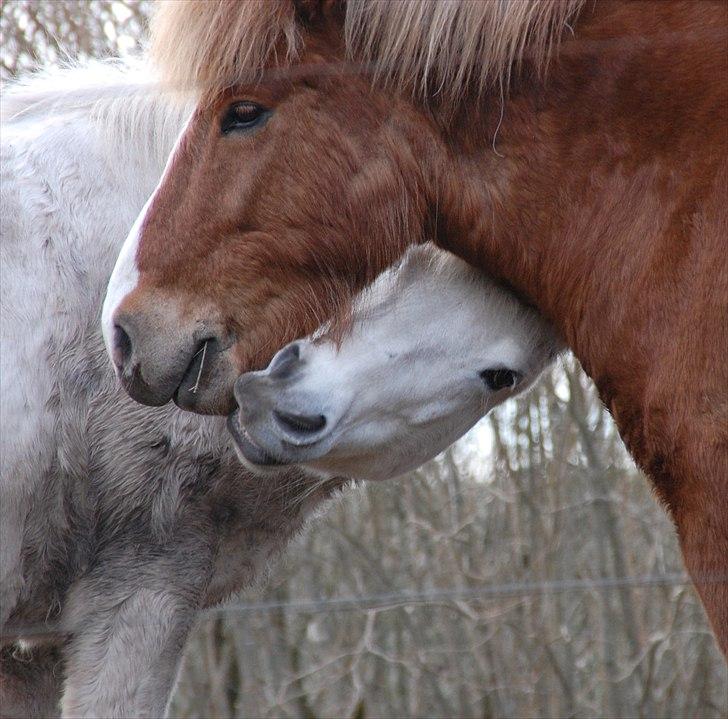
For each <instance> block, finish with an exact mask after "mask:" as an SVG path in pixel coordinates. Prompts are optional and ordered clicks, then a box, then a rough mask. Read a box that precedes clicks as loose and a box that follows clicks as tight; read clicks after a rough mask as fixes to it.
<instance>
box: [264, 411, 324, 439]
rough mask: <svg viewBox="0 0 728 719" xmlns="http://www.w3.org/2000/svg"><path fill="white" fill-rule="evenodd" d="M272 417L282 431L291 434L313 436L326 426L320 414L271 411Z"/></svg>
mask: <svg viewBox="0 0 728 719" xmlns="http://www.w3.org/2000/svg"><path fill="white" fill-rule="evenodd" d="M273 416H274V417H275V418H276V421H277V422H278V424H280V425H281V426H282V427H283V429H285V430H288V431H289V432H292V433H293V434H299V435H300V434H313V433H314V432H320V431H321V430H322V429H323V428H324V427H325V426H326V417H324V415H322V414H313V415H303V414H291V413H290V412H280V411H278V410H273Z"/></svg>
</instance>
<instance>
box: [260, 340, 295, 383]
mask: <svg viewBox="0 0 728 719" xmlns="http://www.w3.org/2000/svg"><path fill="white" fill-rule="evenodd" d="M300 359H301V350H300V348H299V346H298V342H291V344H289V345H286V346H285V347H284V348H283V349H282V350H281V351H280V352H278V353H277V354H276V356H275V357H273V359H272V360H271V361H270V365H269V366H268V375H269V376H270V377H271V378H273V379H285V378H286V377H288V376H289V375H290V374H291V373H292V372H293V370H294V368H295V367H296V365H297V364H298V363H299V361H300Z"/></svg>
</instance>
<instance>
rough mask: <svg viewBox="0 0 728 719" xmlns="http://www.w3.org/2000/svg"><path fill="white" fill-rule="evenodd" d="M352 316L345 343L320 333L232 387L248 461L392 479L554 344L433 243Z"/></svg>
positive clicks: (516, 382)
mask: <svg viewBox="0 0 728 719" xmlns="http://www.w3.org/2000/svg"><path fill="white" fill-rule="evenodd" d="M350 321H351V325H352V329H351V331H350V332H349V333H348V334H347V335H346V339H345V341H344V342H343V343H339V342H337V341H336V340H335V338H334V336H332V334H331V332H327V331H324V330H322V331H320V332H318V333H317V334H316V336H314V337H313V338H309V339H306V340H299V341H297V342H292V343H291V344H289V345H288V346H287V347H284V348H283V349H282V350H281V351H280V352H278V354H277V355H276V356H275V357H274V358H273V359H272V360H271V363H270V365H269V366H268V368H267V369H266V370H264V371H261V372H248V373H247V374H244V375H242V376H241V377H240V378H239V379H238V380H237V382H236V383H235V396H236V399H237V402H238V407H239V409H238V411H237V412H236V413H235V415H234V416H231V418H230V421H229V423H228V426H229V428H230V430H231V432H232V434H233V437H234V438H235V440H236V445H237V449H238V455H239V456H240V458H241V460H242V461H243V462H244V463H246V464H247V465H248V466H250V467H251V468H254V469H256V470H257V471H260V469H261V467H278V466H280V465H283V464H302V465H304V466H305V467H306V468H308V469H310V470H313V471H315V472H316V473H317V474H319V475H321V476H324V477H334V476H345V477H352V478H356V479H388V478H391V477H396V476H397V475H400V474H404V473H405V472H408V471H410V470H412V469H414V468H415V467H418V466H420V465H421V464H423V463H424V462H426V461H427V460H428V459H430V458H431V457H432V456H434V455H435V454H438V453H439V452H441V451H442V450H444V449H445V448H446V447H447V446H448V445H450V444H452V442H454V441H455V440H457V439H458V438H459V437H461V436H462V435H463V434H465V432H467V431H468V430H469V429H470V428H471V427H472V426H473V425H474V424H475V423H476V422H477V421H478V420H479V419H481V417H483V415H485V414H486V413H487V412H489V411H490V410H491V409H492V408H493V407H495V406H496V405H498V404H500V403H501V402H503V401H505V400H506V399H508V398H509V397H512V396H513V395H516V394H519V393H520V392H523V391H524V390H525V389H527V388H528V387H530V386H531V385H532V384H533V382H534V381H535V380H536V379H537V378H538V376H539V375H540V374H541V372H542V371H543V369H544V367H546V366H547V365H549V364H550V363H551V361H552V360H553V359H554V357H555V356H556V354H557V353H558V351H559V350H560V349H561V346H560V344H559V342H558V340H557V339H556V337H555V336H554V333H553V331H552V329H551V327H550V326H549V325H548V324H547V323H546V322H545V320H544V319H543V318H542V317H541V316H540V315H538V314H537V313H536V311H535V310H531V309H529V308H527V307H525V306H524V305H523V303H522V302H520V301H519V300H518V299H517V298H516V297H515V296H513V295H512V294H510V293H508V292H506V291H505V290H504V289H503V288H502V287H500V286H498V285H497V284H496V283H495V282H494V281H493V280H492V279H490V278H488V277H485V276H484V275H483V274H482V273H481V272H479V271H477V270H475V269H473V268H472V267H470V266H469V265H467V264H466V263H465V262H463V261H462V260H460V259H458V258H456V257H455V256H454V255H450V254H446V253H444V252H442V251H440V250H437V249H436V248H435V247H434V246H433V245H431V244H427V245H424V246H420V247H415V248H411V249H410V250H409V251H408V252H407V254H406V255H405V256H404V258H403V260H402V262H401V264H400V265H398V266H397V267H395V268H392V269H390V270H388V271H387V272H384V273H383V274H381V275H380V276H379V277H378V278H377V280H376V281H375V283H374V284H373V285H372V286H371V287H370V288H369V290H367V291H365V292H363V293H361V294H360V296H359V297H358V298H357V301H356V302H355V305H354V308H353V313H352V317H351V320H350ZM473 327H478V329H479V331H478V332H473V329H472V328H473Z"/></svg>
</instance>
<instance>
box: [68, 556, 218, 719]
mask: <svg viewBox="0 0 728 719" xmlns="http://www.w3.org/2000/svg"><path fill="white" fill-rule="evenodd" d="M203 555H204V549H200V548H198V547H193V548H191V547H186V548H185V551H182V550H181V549H179V548H176V549H174V550H171V551H169V550H168V552H167V553H166V554H165V555H164V556H161V557H159V556H158V557H154V558H151V557H142V556H139V555H138V554H135V555H134V556H132V555H129V556H127V557H125V558H123V559H121V560H118V559H117V561H115V562H113V563H112V562H110V561H105V562H101V563H100V564H99V568H98V569H97V571H96V572H95V575H94V574H92V575H91V576H89V577H88V578H86V579H84V580H83V581H81V582H79V584H78V585H77V586H76V587H74V588H73V592H72V595H71V596H70V598H69V601H68V605H69V607H70V611H69V614H68V615H67V617H66V621H64V625H65V626H67V627H68V628H69V629H70V631H71V636H72V638H71V640H70V642H69V644H68V647H67V650H66V654H65V664H66V684H65V687H64V693H63V699H62V703H61V705H62V716H63V717H64V718H65V717H105V718H106V719H113V718H114V717H123V718H124V719H132V718H135V717H163V716H164V715H165V712H166V707H167V703H168V701H169V697H170V695H171V693H172V690H173V688H174V683H175V680H176V677H177V671H178V667H179V662H180V658H181V656H182V650H183V648H184V644H185V641H186V639H187V635H188V633H189V630H190V627H191V625H192V623H193V622H194V620H195V617H196V614H197V609H198V607H199V601H200V596H201V594H202V589H203V585H204V583H205V582H206V580H207V575H206V574H205V570H204V566H203V565H204V562H201V561H199V560H201V559H202V556H203ZM209 563H210V562H209V559H208V560H207V564H208V565H209Z"/></svg>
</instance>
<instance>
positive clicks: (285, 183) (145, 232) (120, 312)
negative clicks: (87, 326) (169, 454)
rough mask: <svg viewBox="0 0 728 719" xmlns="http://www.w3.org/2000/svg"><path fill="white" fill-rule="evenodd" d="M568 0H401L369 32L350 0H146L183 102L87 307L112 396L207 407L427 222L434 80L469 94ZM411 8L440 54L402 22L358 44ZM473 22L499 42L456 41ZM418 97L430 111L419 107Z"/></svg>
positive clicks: (548, 30) (431, 196) (365, 10)
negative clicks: (465, 0)
mask: <svg viewBox="0 0 728 719" xmlns="http://www.w3.org/2000/svg"><path fill="white" fill-rule="evenodd" d="M575 4H578V3H570V4H569V3H566V4H564V3H557V4H555V5H553V7H552V9H551V10H550V11H549V12H546V13H545V12H543V11H542V10H541V9H540V8H541V6H539V9H538V10H537V12H535V13H532V14H531V16H527V15H522V14H516V15H514V16H513V17H509V16H507V15H506V16H504V17H500V16H499V13H500V10H498V7H499V6H498V4H491V3H483V4H480V3H476V4H469V5H468V6H467V8H468V12H469V13H470V15H467V14H466V15H465V16H464V17H461V16H462V15H463V13H462V12H460V13H456V14H455V15H453V16H452V17H449V16H448V13H452V10H453V9H456V10H457V9H458V6H457V5H453V4H441V3H424V4H419V5H409V6H408V5H406V4H402V5H401V6H399V7H400V10H406V9H407V8H408V7H409V12H411V11H412V10H415V11H416V12H417V13H420V14H421V15H422V16H421V17H419V18H409V19H408V18H407V17H406V16H401V17H400V16H397V15H391V14H388V13H387V12H384V13H382V17H381V21H382V23H384V24H383V25H382V24H381V23H380V24H377V22H376V17H374V16H372V17H369V15H372V11H373V10H376V8H375V6H371V5H367V4H358V3H351V6H350V8H349V9H348V10H347V12H346V13H344V12H342V11H341V8H340V6H339V4H332V3H326V2H321V3H319V2H296V3H293V2H288V1H283V0H281V1H279V2H264V3H254V2H246V3H237V2H227V3H209V2H202V3H197V2H188V3H181V4H180V3H173V4H170V5H168V6H163V7H162V9H161V12H160V14H159V16H158V17H157V20H156V36H157V54H158V55H159V56H160V58H161V61H162V65H163V67H165V68H166V69H167V70H168V75H169V76H170V81H173V82H184V81H189V80H190V79H191V80H192V82H194V83H196V85H197V86H198V87H200V88H201V99H200V102H199V104H198V107H197V109H196V111H195V112H194V114H193V116H192V118H191V119H190V121H189V123H188V125H187V126H186V128H185V130H184V131H183V133H182V136H181V137H180V140H179V142H178V144H177V147H176V148H175V150H174V152H173V154H172V156H171V158H170V161H169V164H168V167H167V169H166V171H165V173H164V176H163V178H162V180H161V182H160V185H159V187H158V189H157V191H156V192H155V194H154V195H153V197H152V198H150V201H149V203H148V204H147V206H146V207H145V209H144V211H143V212H142V215H141V216H140V218H139V220H138V222H137V224H136V225H135V227H134V229H133V230H132V232H131V234H130V236H129V239H128V240H127V245H126V247H125V248H124V251H123V253H122V255H121V257H120V259H119V262H118V263H117V268H116V270H115V273H114V276H113V278H112V280H111V284H110V288H109V293H108V296H107V300H106V303H105V322H104V326H105V334H106V337H107V343H108V345H109V347H110V350H111V353H112V356H113V359H114V362H115V364H116V366H117V368H118V370H119V372H120V375H121V377H122V379H123V381H124V384H125V386H126V387H127V389H128V391H129V392H130V394H132V396H134V397H135V398H136V399H138V400H140V401H142V402H146V403H150V404H161V403H164V402H166V401H168V400H169V399H170V397H173V396H174V399H175V401H176V402H177V403H178V404H180V405H181V406H183V407H185V408H189V409H193V410H196V411H201V412H227V411H228V410H229V409H230V408H231V403H232V385H233V381H234V379H235V377H236V376H237V375H238V374H240V373H241V372H242V371H245V370H248V369H251V368H255V367H257V366H260V365H262V364H265V362H267V360H268V359H269V358H270V356H271V355H272V354H273V353H274V352H275V351H276V350H277V349H278V348H279V347H280V346H281V345H282V344H284V343H285V342H288V341H290V340H291V339H294V338H296V337H298V336H301V335H302V334H305V333H307V332H309V331H311V330H313V329H314V328H315V327H316V326H317V325H318V324H319V323H321V322H322V321H323V320H325V319H327V318H328V317H330V316H331V315H332V314H333V313H335V312H336V311H337V310H338V309H339V308H340V307H341V306H342V305H344V304H346V302H347V301H348V298H349V297H350V296H351V293H352V291H354V290H356V289H358V288H360V287H361V286H362V285H364V284H366V283H368V282H370V281H371V280H372V279H373V277H374V276H376V274H378V273H379V272H380V271H381V270H383V269H384V268H385V267H387V266H388V265H389V264H390V263H391V262H392V261H394V260H395V259H396V258H397V257H398V256H400V255H401V253H402V252H403V251H404V249H405V248H406V247H407V246H408V245H409V244H411V243H418V242H420V241H422V240H423V239H425V238H426V237H428V236H429V235H431V233H432V231H434V229H435V226H436V219H437V214H438V210H439V202H440V199H441V196H442V189H441V187H440V184H441V182H442V180H443V178H444V179H447V177H448V175H449V174H451V173H452V170H451V169H450V167H449V165H448V158H449V152H450V151H449V148H448V147H447V144H446V143H445V142H443V138H442V133H441V130H442V122H443V118H445V117H447V118H448V120H449V119H450V117H451V112H452V111H453V108H454V106H455V101H454V97H455V94H456V93H455V92H454V90H455V89H456V88H457V89H458V90H459V91H461V92H462V93H464V94H467V93H474V94H475V95H478V96H480V95H482V94H483V93H484V92H485V89H486V85H487V83H489V82H493V81H498V82H502V81H503V76H504V73H505V72H506V71H510V68H511V66H512V65H513V63H514V62H516V61H517V60H518V58H519V57H520V55H519V52H521V49H520V48H519V43H521V44H523V42H525V38H526V36H527V35H528V36H529V37H531V40H530V45H529V47H531V48H532V50H533V52H534V53H535V54H536V56H537V57H538V58H539V61H541V60H543V59H544V58H545V57H546V56H547V46H548V44H549V42H550V40H551V39H552V36H553V35H554V34H555V33H554V28H556V27H557V25H558V24H559V22H560V23H561V25H563V21H564V19H565V17H566V16H567V15H568V14H569V12H571V11H572V10H573V7H574V5H575ZM387 5H388V4H384V5H382V4H380V8H379V9H380V10H381V9H385V7H386V6H387ZM547 5H548V4H546V5H544V6H543V7H544V8H545V7H546V6H547ZM396 7H398V4H397V3H394V4H392V5H391V8H396ZM463 7H466V6H463ZM514 7H515V6H514ZM448 8H449V9H448ZM565 9H566V10H565ZM424 11H426V12H424ZM567 11H568V12H567ZM423 12H424V14H423ZM347 13H348V14H347ZM412 20H417V22H418V23H419V25H420V29H422V28H425V29H426V30H427V31H428V32H429V33H430V35H431V41H432V42H435V41H437V40H438V36H437V33H438V31H439V32H442V31H441V25H442V24H443V23H444V24H445V28H446V30H447V32H446V36H443V37H441V38H440V41H441V42H448V43H449V44H450V45H452V47H449V46H448V47H443V48H441V49H440V50H438V51H436V52H434V51H433V53H432V57H431V58H429V59H427V58H421V57H418V55H417V48H418V44H417V43H419V42H422V37H420V34H421V33H420V34H416V35H415V36H413V37H411V38H406V37H405V38H400V42H401V45H402V47H400V48H399V49H398V48H396V47H390V48H389V50H388V54H382V53H380V54H379V55H376V53H374V51H373V49H372V47H370V46H373V44H374V43H375V42H380V41H381V39H380V38H379V37H378V36H379V35H382V36H383V37H384V38H386V37H395V30H396V29H397V27H399V26H401V24H402V22H404V21H410V22H411V21H412ZM477 23H480V24H481V25H483V24H486V25H487V24H488V23H490V25H492V28H493V31H494V32H501V34H503V39H502V40H501V45H500V46H498V47H497V48H494V47H488V46H487V44H484V43H483V39H482V38H480V37H479V36H476V37H475V38H473V37H470V38H469V39H468V37H467V36H461V35H460V34H458V24H460V25H462V30H463V31H464V30H465V29H466V28H467V27H469V26H475V25H476V24H477ZM506 31H509V32H510V35H508V34H507V33H506ZM471 34H472V33H471ZM345 37H349V42H348V45H349V47H348V48H347V43H346V42H345V41H344V38H345ZM170 38H175V40H174V41H172V42H170ZM458 43H460V44H459V45H458ZM354 47H355V48H357V53H358V56H357V57H356V59H357V62H354V61H353V60H352V56H353V52H352V48H354ZM205 48H206V49H207V50H206V51H205ZM445 50H448V51H449V52H450V53H452V54H453V57H455V55H457V56H458V57H459V58H460V59H459V60H458V61H455V60H453V57H449V56H445V55H444V54H443V52H444V51H445ZM402 53H404V54H405V55H406V56H407V57H409V58H410V66H409V67H407V66H404V65H402V63H400V62H398V57H399V56H400V55H402ZM392 67H394V68H396V71H395V72H390V70H391V68H392ZM373 79H374V80H376V82H372V81H373ZM433 88H434V89H433ZM423 92H430V94H432V95H433V97H435V98H437V99H436V101H435V102H434V105H435V106H437V107H439V108H440V112H439V114H438V113H436V112H435V113H432V112H429V111H424V112H423V106H422V104H421V103H420V102H419V100H418V97H420V96H421V95H422V93H423Z"/></svg>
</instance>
